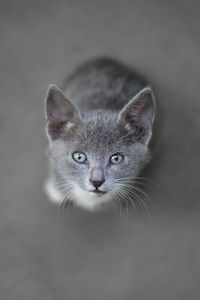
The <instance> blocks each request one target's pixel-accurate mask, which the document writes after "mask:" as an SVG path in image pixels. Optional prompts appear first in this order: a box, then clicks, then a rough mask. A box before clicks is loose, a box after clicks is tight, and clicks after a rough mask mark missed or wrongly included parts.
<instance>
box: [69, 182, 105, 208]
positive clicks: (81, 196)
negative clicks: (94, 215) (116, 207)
mask: <svg viewBox="0 0 200 300" xmlns="http://www.w3.org/2000/svg"><path fill="white" fill-rule="evenodd" d="M110 200H111V195H110V193H105V194H95V193H93V192H87V191H85V190H83V189H82V188H80V187H77V188H76V190H75V192H74V199H73V202H74V203H75V204H76V205H77V206H79V207H82V208H84V209H86V210H91V211H95V210H98V209H100V208H101V207H102V206H103V205H104V204H106V203H108V202H109V201H110Z"/></svg>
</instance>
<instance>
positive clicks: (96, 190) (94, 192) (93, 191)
mask: <svg viewBox="0 0 200 300" xmlns="http://www.w3.org/2000/svg"><path fill="white" fill-rule="evenodd" d="M89 192H90V193H91V194H96V195H105V194H106V192H103V191H100V190H99V189H94V190H90V191H89Z"/></svg>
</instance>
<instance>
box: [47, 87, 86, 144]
mask: <svg viewBox="0 0 200 300" xmlns="http://www.w3.org/2000/svg"><path fill="white" fill-rule="evenodd" d="M45 114H46V119H47V135H48V137H49V138H50V139H51V140H56V139H58V138H60V137H64V136H65V135H69V134H72V133H73V132H74V131H75V130H76V129H77V127H79V125H80V123H81V116H80V113H79V111H78V110H77V109H76V108H75V107H74V106H73V105H72V103H71V102H70V101H69V100H68V99H67V98H66V96H65V95H64V94H63V92H62V91H61V90H60V89H59V88H58V87H57V86H56V85H54V84H51V85H49V87H48V90H47V93H46V97H45Z"/></svg>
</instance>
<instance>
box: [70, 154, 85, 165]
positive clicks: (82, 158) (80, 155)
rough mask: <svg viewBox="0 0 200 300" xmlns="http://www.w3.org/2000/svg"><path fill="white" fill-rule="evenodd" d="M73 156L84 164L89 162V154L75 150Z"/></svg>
mask: <svg viewBox="0 0 200 300" xmlns="http://www.w3.org/2000/svg"><path fill="white" fill-rule="evenodd" d="M72 157H73V159H74V160H75V161H77V162H78V163H81V164H84V163H86V162H87V156H86V155H85V154H84V153H82V152H74V153H73V154H72Z"/></svg>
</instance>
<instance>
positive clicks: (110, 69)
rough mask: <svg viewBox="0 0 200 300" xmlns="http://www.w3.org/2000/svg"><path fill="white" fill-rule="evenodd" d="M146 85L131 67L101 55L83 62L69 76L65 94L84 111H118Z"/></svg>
mask: <svg viewBox="0 0 200 300" xmlns="http://www.w3.org/2000/svg"><path fill="white" fill-rule="evenodd" d="M146 85H147V83H146V81H145V80H144V79H143V78H141V77H140V76H139V75H137V74H136V73H135V72H133V71H132V70H131V69H130V68H129V67H127V66H125V65H123V64H121V63H119V62H118V61H116V60H113V59H110V58H99V59H95V60H91V61H88V62H86V63H84V64H82V65H81V66H80V67H78V68H77V69H76V70H75V71H74V73H72V75H71V76H69V77H68V78H67V81H66V85H65V94H66V96H67V97H68V99H69V100H70V101H71V102H72V103H74V104H75V105H76V106H78V107H79V108H80V109H83V110H92V109H112V110H113V109H114V110H118V109H121V108H122V107H123V106H124V104H125V103H127V102H128V101H129V100H130V99H131V98H132V97H134V95H136V94H137V93H138V92H139V91H140V90H141V89H142V88H143V87H145V86H146Z"/></svg>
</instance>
